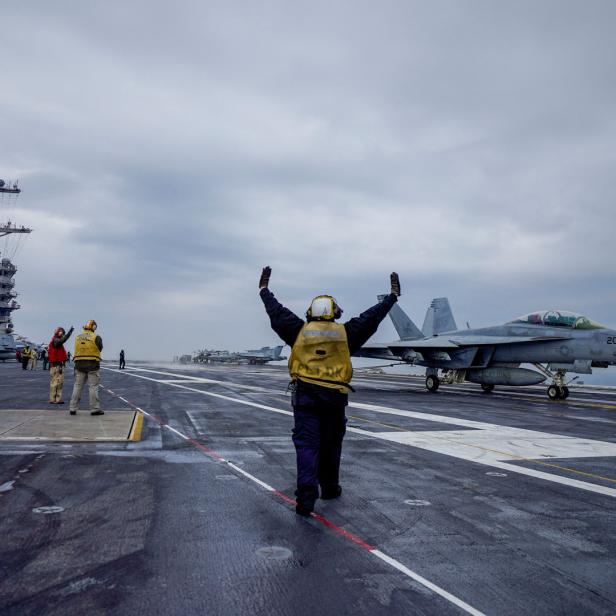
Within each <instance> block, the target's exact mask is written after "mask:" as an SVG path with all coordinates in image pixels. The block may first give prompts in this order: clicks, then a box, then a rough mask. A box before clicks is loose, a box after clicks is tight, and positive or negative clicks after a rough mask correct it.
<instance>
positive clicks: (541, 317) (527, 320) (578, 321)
mask: <svg viewBox="0 0 616 616" xmlns="http://www.w3.org/2000/svg"><path fill="white" fill-rule="evenodd" d="M510 323H524V324H531V325H548V326H551V327H570V328H571V329H603V328H604V326H603V325H601V324H600V323H597V322H596V321H593V320H592V319H589V318H588V317H585V316H584V315H581V314H577V313H575V312H568V311H566V310H540V311H538V312H531V313H530V314H526V315H524V316H522V317H519V318H517V319H514V320H513V321H510Z"/></svg>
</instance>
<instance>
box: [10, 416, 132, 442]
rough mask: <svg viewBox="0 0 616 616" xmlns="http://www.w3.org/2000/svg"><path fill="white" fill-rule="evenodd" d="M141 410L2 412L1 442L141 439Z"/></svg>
mask: <svg viewBox="0 0 616 616" xmlns="http://www.w3.org/2000/svg"><path fill="white" fill-rule="evenodd" d="M139 415H140V413H139V412H138V411H133V412H131V411H126V410H116V411H105V414H104V415H94V416H92V415H90V413H89V412H87V411H82V412H79V413H77V415H70V414H69V412H68V410H64V411H59V410H46V409H45V410H41V409H17V410H4V409H0V441H51V442H59V441H73V442H89V441H99V442H111V441H126V440H139V438H140V436H141V430H140V425H141V422H142V421H143V419H142V418H141V417H139Z"/></svg>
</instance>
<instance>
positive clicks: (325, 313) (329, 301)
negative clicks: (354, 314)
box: [306, 295, 342, 321]
mask: <svg viewBox="0 0 616 616" xmlns="http://www.w3.org/2000/svg"><path fill="white" fill-rule="evenodd" d="M341 316H342V308H340V306H338V304H337V303H336V300H335V299H334V298H333V297H332V296H331V295H317V297H315V298H314V299H313V300H312V302H310V307H309V308H308V310H307V311H306V317H307V318H308V319H310V320H312V321H333V320H334V319H339V318H340V317H341Z"/></svg>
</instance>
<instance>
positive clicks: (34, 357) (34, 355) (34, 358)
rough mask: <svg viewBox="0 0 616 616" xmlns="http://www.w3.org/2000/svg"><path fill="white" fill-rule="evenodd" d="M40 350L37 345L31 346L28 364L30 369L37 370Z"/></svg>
mask: <svg viewBox="0 0 616 616" xmlns="http://www.w3.org/2000/svg"><path fill="white" fill-rule="evenodd" d="M38 356H39V352H38V349H37V348H36V347H31V348H30V363H29V364H28V370H36V364H37V363H38Z"/></svg>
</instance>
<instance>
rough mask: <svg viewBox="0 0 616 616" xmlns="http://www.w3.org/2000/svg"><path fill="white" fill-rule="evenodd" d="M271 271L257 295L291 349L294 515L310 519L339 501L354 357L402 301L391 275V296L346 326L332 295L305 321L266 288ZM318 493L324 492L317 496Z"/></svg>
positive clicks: (316, 302) (396, 280)
mask: <svg viewBox="0 0 616 616" xmlns="http://www.w3.org/2000/svg"><path fill="white" fill-rule="evenodd" d="M270 275H271V268H270V267H265V268H263V272H262V273H261V279H260V280H259V294H260V296H261V299H262V301H263V304H264V305H265V310H266V312H267V314H268V316H269V318H270V323H271V326H272V329H273V330H274V331H275V332H276V333H277V334H278V335H279V336H280V337H281V338H282V340H284V342H285V343H286V344H288V345H289V346H290V347H291V348H292V349H291V355H290V356H289V373H290V375H291V388H292V392H293V397H292V405H293V417H294V428H293V444H294V445H295V451H296V459H297V490H296V491H295V495H296V496H297V504H296V507H295V512H296V513H297V514H298V515H301V516H309V515H310V514H311V513H312V511H313V509H314V504H315V501H316V499H317V498H319V495H320V497H321V498H322V499H333V498H338V497H339V496H340V495H341V494H342V488H341V487H340V480H339V473H340V457H341V453H342V440H343V438H344V434H345V431H346V415H345V408H346V406H347V404H348V391H349V389H352V388H351V386H350V381H351V378H352V376H353V367H352V365H351V355H352V354H353V353H354V352H355V351H357V350H358V349H359V348H360V347H361V346H362V345H363V344H364V343H365V342H366V341H367V340H368V338H370V336H372V335H373V334H374V333H375V332H376V330H377V328H378V326H379V323H380V322H381V321H382V320H383V319H384V318H385V317H386V316H387V313H388V312H389V310H390V309H391V307H392V306H393V305H394V303H396V302H397V301H398V296H399V295H400V281H399V278H398V274H396V273H395V272H393V273H392V274H391V277H390V278H391V293H390V294H389V295H387V296H385V298H384V299H383V301H381V302H379V303H378V304H376V305H375V306H372V308H369V309H368V310H366V311H365V312H363V313H362V314H360V315H359V316H358V317H355V318H353V319H351V320H350V321H347V322H346V323H344V324H340V323H336V320H337V319H339V318H340V317H341V316H342V309H341V308H340V306H339V305H338V303H337V302H336V300H335V299H334V298H333V297H332V296H331V295H319V296H318V297H315V298H314V299H313V300H312V302H311V303H310V307H309V308H308V310H307V312H306V321H304V320H302V319H300V318H299V317H298V316H297V315H295V314H293V312H291V311H290V310H289V309H288V308H285V307H284V306H283V305H282V304H280V303H279V302H278V300H276V298H275V297H274V294H273V293H272V292H271V291H270V290H269V289H268V285H269V279H270ZM319 488H320V493H319Z"/></svg>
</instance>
